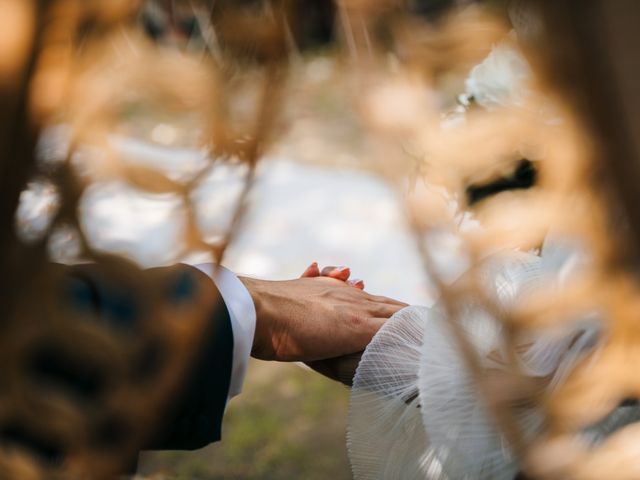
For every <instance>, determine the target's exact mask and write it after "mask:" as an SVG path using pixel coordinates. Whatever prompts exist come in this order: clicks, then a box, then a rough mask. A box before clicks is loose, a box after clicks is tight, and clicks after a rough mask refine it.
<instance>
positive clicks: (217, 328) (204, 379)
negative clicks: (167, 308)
mask: <svg viewBox="0 0 640 480" xmlns="http://www.w3.org/2000/svg"><path fill="white" fill-rule="evenodd" d="M60 268H64V269H66V271H65V274H64V278H65V281H64V286H63V287H64V293H63V294H64V295H65V296H66V298H67V299H68V300H69V302H71V303H72V304H74V305H75V306H76V307H78V308H87V309H91V310H92V312H93V314H94V315H95V316H96V317H97V318H98V319H99V321H101V322H103V323H106V324H107V326H108V327H113V328H116V329H121V330H122V329H125V330H127V329H129V330H130V335H136V329H135V325H136V322H138V321H139V320H140V317H141V316H142V315H145V312H144V311H143V308H142V307H140V305H139V301H138V300H139V299H138V298H136V295H137V294H138V293H137V292H139V290H138V291H137V290H136V288H133V289H132V288H131V285H130V283H129V282H128V281H123V279H122V278H119V277H118V275H120V277H121V274H120V273H119V274H118V275H115V276H114V275H112V274H110V273H108V272H107V271H106V270H105V269H104V268H102V266H101V265H96V264H86V265H79V266H74V267H60ZM136 275H137V276H138V278H140V279H142V281H143V282H144V280H145V279H146V277H149V278H151V277H152V278H153V279H154V285H155V286H157V285H160V288H161V289H163V300H166V301H167V302H174V303H175V302H189V301H190V300H191V298H192V296H193V295H194V289H195V288H196V286H197V285H202V283H203V282H207V286H208V287H211V288H210V292H209V293H208V294H211V295H215V296H216V297H217V299H216V301H215V302H214V303H215V307H214V309H213V311H211V312H210V313H209V314H208V323H207V326H206V328H205V331H204V332H203V335H202V338H201V344H200V345H198V346H196V348H197V350H198V351H197V352H195V354H194V359H193V361H192V364H191V365H190V367H189V369H188V373H187V375H186V376H185V378H184V379H183V380H182V382H181V385H180V387H179V389H178V391H177V392H176V393H175V397H174V398H172V399H171V400H170V402H169V405H170V406H169V408H168V410H167V411H166V412H165V414H164V415H163V416H162V417H161V418H160V419H159V422H158V424H157V425H156V428H155V429H154V432H153V433H152V435H151V436H150V441H149V442H148V444H147V445H145V446H144V449H147V450H193V449H198V448H202V447H204V446H206V445H208V444H210V443H212V442H215V441H217V440H219V439H220V437H221V425H222V416H223V413H224V409H225V406H226V401H227V396H228V391H229V384H230V378H231V367H232V358H233V331H232V328H231V321H230V317H229V312H228V310H227V307H226V305H225V304H224V302H223V301H222V298H221V297H220V294H219V292H218V290H217V289H216V288H215V285H214V284H213V281H212V280H211V279H210V278H208V277H207V276H206V275H205V274H204V273H202V272H201V271H199V270H198V269H196V268H194V267H191V266H188V265H184V264H178V265H174V266H171V267H161V268H154V269H149V270H146V271H143V272H139V271H137V272H136ZM158 279H160V280H158ZM156 288H157V287H156Z"/></svg>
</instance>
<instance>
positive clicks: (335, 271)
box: [320, 267, 351, 282]
mask: <svg viewBox="0 0 640 480" xmlns="http://www.w3.org/2000/svg"><path fill="white" fill-rule="evenodd" d="M320 275H322V276H323V277H330V278H335V279H337V280H342V281H343V282H346V281H347V280H348V279H349V275H351V269H350V268H349V267H324V268H323V269H322V271H321V272H320Z"/></svg>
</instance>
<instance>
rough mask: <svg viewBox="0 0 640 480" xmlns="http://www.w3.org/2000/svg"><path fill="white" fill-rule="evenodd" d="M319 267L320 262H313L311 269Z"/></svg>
mask: <svg viewBox="0 0 640 480" xmlns="http://www.w3.org/2000/svg"><path fill="white" fill-rule="evenodd" d="M317 266H318V262H313V263H312V264H311V265H309V268H311V267H317Z"/></svg>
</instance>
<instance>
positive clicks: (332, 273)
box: [301, 262, 364, 290]
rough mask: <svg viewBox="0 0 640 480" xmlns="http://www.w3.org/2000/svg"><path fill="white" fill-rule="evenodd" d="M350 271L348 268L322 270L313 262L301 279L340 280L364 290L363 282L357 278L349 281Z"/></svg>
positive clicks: (325, 268)
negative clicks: (324, 278)
mask: <svg viewBox="0 0 640 480" xmlns="http://www.w3.org/2000/svg"><path fill="white" fill-rule="evenodd" d="M350 276H351V269H350V268H349V267H324V268H323V269H322V270H320V268H319V267H318V262H313V263H312V264H311V265H309V266H308V267H307V269H306V270H305V271H304V273H303V274H302V277H301V278H314V277H329V278H335V279H336V280H342V281H343V282H347V284H349V285H351V286H352V287H356V288H359V289H360V290H364V282H363V281H362V280H360V279H359V278H355V279H353V280H349V277H350Z"/></svg>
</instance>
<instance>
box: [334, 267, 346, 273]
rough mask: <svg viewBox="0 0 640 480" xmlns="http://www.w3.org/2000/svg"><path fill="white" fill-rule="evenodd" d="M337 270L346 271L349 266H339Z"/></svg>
mask: <svg viewBox="0 0 640 480" xmlns="http://www.w3.org/2000/svg"><path fill="white" fill-rule="evenodd" d="M336 270H337V271H339V272H344V271H345V270H349V267H344V266H342V267H337V268H336Z"/></svg>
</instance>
